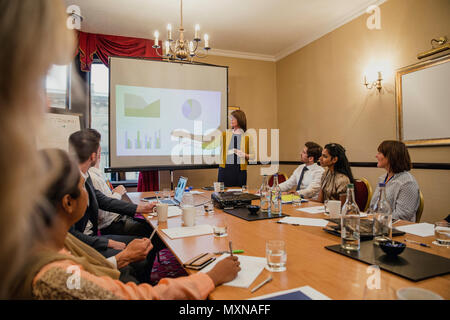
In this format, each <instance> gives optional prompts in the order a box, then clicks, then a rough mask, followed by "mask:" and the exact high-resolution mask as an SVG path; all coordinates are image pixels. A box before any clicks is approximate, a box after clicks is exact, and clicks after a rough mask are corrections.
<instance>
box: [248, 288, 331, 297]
mask: <svg viewBox="0 0 450 320" xmlns="http://www.w3.org/2000/svg"><path fill="white" fill-rule="evenodd" d="M249 300H331V299H330V298H328V297H327V296H326V295H324V294H322V293H320V292H319V291H317V290H315V289H313V288H311V287H310V286H304V287H299V288H295V289H290V290H284V291H278V292H274V293H269V294H266V295H263V296H259V297H255V298H251V299H249Z"/></svg>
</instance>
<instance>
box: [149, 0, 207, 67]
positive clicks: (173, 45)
mask: <svg viewBox="0 0 450 320" xmlns="http://www.w3.org/2000/svg"><path fill="white" fill-rule="evenodd" d="M180 12H181V22H180V27H179V28H178V31H179V35H180V36H179V39H178V40H176V41H174V39H172V25H170V24H168V25H167V40H166V41H164V48H163V49H164V50H163V54H162V55H161V54H160V53H159V52H158V50H156V53H157V54H158V55H159V56H160V57H162V58H163V59H167V60H181V61H183V60H189V61H192V60H193V59H194V57H198V58H204V57H206V55H207V54H208V50H209V49H211V48H210V46H209V37H208V35H207V34H205V35H204V36H203V39H204V40H205V46H204V47H203V52H201V51H200V50H201V49H200V48H199V43H200V42H201V41H202V39H201V38H200V35H199V33H200V26H199V25H198V24H197V25H195V32H194V38H193V39H192V40H188V39H185V38H184V28H183V0H181V3H180ZM154 38H155V40H154V44H153V48H155V49H159V48H161V46H160V45H159V32H158V31H155V33H154Z"/></svg>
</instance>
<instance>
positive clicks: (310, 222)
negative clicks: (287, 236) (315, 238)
mask: <svg viewBox="0 0 450 320" xmlns="http://www.w3.org/2000/svg"><path fill="white" fill-rule="evenodd" d="M278 222H279V223H287V224H296V225H301V226H312V227H325V226H326V225H327V224H328V221H327V220H324V219H312V218H299V217H284V218H283V219H281V220H278Z"/></svg>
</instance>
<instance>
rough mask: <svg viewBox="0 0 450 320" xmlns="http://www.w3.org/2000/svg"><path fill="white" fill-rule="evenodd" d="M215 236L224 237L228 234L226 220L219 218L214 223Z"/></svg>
mask: <svg viewBox="0 0 450 320" xmlns="http://www.w3.org/2000/svg"><path fill="white" fill-rule="evenodd" d="M213 233H214V237H217V238H222V237H226V236H228V227H227V223H226V220H225V219H223V218H218V219H217V220H216V221H215V223H214V225H213Z"/></svg>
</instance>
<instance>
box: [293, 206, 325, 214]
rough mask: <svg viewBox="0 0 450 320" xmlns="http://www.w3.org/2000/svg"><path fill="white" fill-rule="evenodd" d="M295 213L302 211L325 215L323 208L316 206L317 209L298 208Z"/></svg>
mask: <svg viewBox="0 0 450 320" xmlns="http://www.w3.org/2000/svg"><path fill="white" fill-rule="evenodd" d="M297 211H302V212H306V213H310V214H317V213H325V207H324V206H317V207H308V208H300V209H297Z"/></svg>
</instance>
